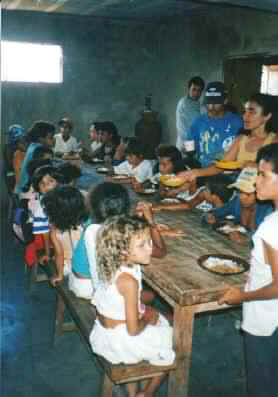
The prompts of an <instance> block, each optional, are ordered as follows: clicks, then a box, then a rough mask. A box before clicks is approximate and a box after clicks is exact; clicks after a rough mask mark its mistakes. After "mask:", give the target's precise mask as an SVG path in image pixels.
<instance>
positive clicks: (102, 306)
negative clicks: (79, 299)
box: [94, 265, 144, 320]
mask: <svg viewBox="0 0 278 397" xmlns="http://www.w3.org/2000/svg"><path fill="white" fill-rule="evenodd" d="M122 273H128V274H130V275H131V276H132V277H134V278H135V279H136V280H137V282H138V284H139V289H138V291H139V293H138V310H139V313H144V305H142V304H141V301H140V296H141V290H142V274H141V268H140V265H134V266H133V267H127V266H121V267H120V269H118V270H117V272H116V274H115V275H114V277H113V279H112V281H111V283H109V284H107V283H103V282H101V281H100V283H99V286H98V287H97V290H96V293H95V294H94V303H95V305H96V308H97V311H98V313H100V314H102V315H103V316H105V317H107V318H111V319H113V320H125V319H126V317H125V303H124V298H123V296H122V295H121V294H120V293H119V291H118V288H117V285H116V281H117V278H118V277H119V276H120V275H121V274H122Z"/></svg>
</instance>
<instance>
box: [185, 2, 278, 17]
mask: <svg viewBox="0 0 278 397" xmlns="http://www.w3.org/2000/svg"><path fill="white" fill-rule="evenodd" d="M179 1H182V2H184V3H187V2H188V0H179ZM190 2H191V3H196V4H202V5H208V6H214V7H217V6H218V7H234V8H245V9H248V10H250V9H253V10H257V11H262V12H267V13H270V14H278V10H277V11H276V10H275V11H273V10H271V9H270V8H269V9H268V8H267V9H266V8H262V7H256V6H254V5H240V4H238V3H234V2H233V1H232V0H224V1H223V0H190Z"/></svg>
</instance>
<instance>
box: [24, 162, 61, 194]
mask: <svg viewBox="0 0 278 397" xmlns="http://www.w3.org/2000/svg"><path fill="white" fill-rule="evenodd" d="M62 181H63V179H62V176H61V174H59V173H58V171H57V168H56V167H53V166H52V165H45V166H43V167H39V168H37V169H36V170H35V172H34V174H33V176H32V179H31V183H32V186H33V189H34V190H35V191H36V192H39V193H42V194H45V193H47V192H49V191H50V190H53V189H54V188H55V187H56V186H57V185H58V183H60V182H62Z"/></svg>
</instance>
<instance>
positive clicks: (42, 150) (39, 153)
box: [32, 146, 54, 160]
mask: <svg viewBox="0 0 278 397" xmlns="http://www.w3.org/2000/svg"><path fill="white" fill-rule="evenodd" d="M53 157H54V153H53V150H52V149H51V148H50V147H48V146H39V147H37V148H36V149H35V150H34V152H33V156H32V160H37V159H43V160H45V159H50V160H52V159H53Z"/></svg>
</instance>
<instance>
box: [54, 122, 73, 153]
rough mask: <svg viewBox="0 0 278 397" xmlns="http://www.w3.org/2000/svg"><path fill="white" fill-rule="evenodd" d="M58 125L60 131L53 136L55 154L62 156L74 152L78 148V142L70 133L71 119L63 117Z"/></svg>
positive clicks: (71, 127)
mask: <svg viewBox="0 0 278 397" xmlns="http://www.w3.org/2000/svg"><path fill="white" fill-rule="evenodd" d="M58 127H59V129H60V133H59V134H56V135H55V136H54V138H55V147H54V153H55V155H56V156H64V155H68V154H72V153H74V152H76V151H77V149H78V143H77V140H76V138H75V137H74V136H72V135H71V132H72V129H73V123H72V121H71V120H69V119H67V118H63V119H62V120H60V121H59V123H58Z"/></svg>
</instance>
